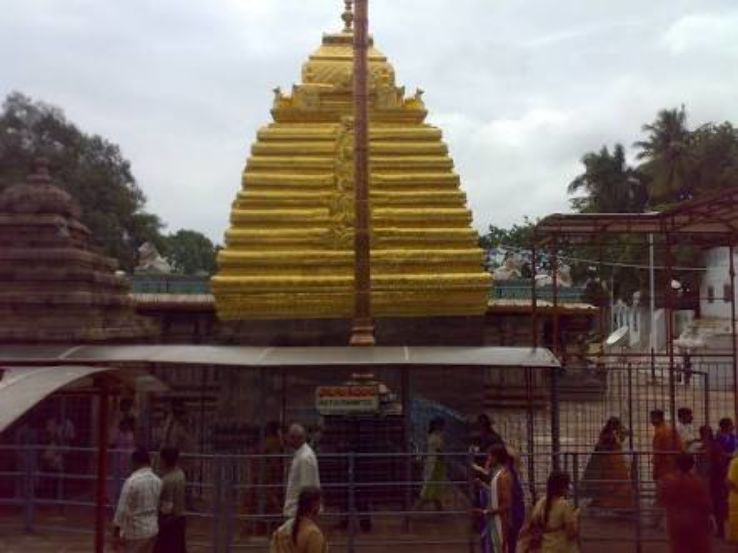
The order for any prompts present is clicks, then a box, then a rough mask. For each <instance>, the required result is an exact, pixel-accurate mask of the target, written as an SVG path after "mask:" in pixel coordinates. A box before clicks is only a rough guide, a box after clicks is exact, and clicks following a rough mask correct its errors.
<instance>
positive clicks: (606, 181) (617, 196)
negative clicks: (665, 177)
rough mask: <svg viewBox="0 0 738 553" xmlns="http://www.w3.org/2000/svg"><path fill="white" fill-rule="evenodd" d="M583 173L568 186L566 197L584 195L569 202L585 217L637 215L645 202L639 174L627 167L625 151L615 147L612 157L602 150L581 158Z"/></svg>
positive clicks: (645, 198)
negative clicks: (601, 214)
mask: <svg viewBox="0 0 738 553" xmlns="http://www.w3.org/2000/svg"><path fill="white" fill-rule="evenodd" d="M582 164H583V165H584V172H583V173H582V174H580V175H578V176H577V177H576V178H575V179H574V180H572V181H571V182H570V183H569V187H568V192H569V194H578V193H580V192H585V193H586V194H585V195H584V196H579V197H576V198H573V199H572V200H571V204H572V207H573V208H574V209H576V210H577V211H580V212H586V213H639V212H642V211H643V210H644V208H645V207H646V204H647V202H648V195H647V191H646V188H645V186H644V184H643V177H642V175H641V174H640V172H639V171H638V170H636V169H633V168H632V167H629V166H628V164H627V162H626V159H625V150H624V149H623V146H622V145H621V144H616V145H615V148H614V149H613V151H612V153H610V150H609V149H608V148H607V146H603V147H602V149H600V151H599V152H588V153H586V154H584V156H583V157H582Z"/></svg>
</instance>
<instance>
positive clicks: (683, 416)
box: [676, 407, 700, 453]
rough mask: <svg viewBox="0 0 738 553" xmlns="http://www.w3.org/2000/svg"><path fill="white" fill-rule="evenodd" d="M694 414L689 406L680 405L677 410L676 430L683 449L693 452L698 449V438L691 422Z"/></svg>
mask: <svg viewBox="0 0 738 553" xmlns="http://www.w3.org/2000/svg"><path fill="white" fill-rule="evenodd" d="M693 421H694V416H693V415H692V410H691V409H690V408H689V407H680V408H679V409H678V410H677V425H676V427H677V432H679V438H681V440H682V444H683V446H684V451H687V452H689V453H694V452H696V451H697V450H698V449H699V445H700V438H699V434H698V433H697V432H696V430H695V428H694V425H693V424H692V422H693Z"/></svg>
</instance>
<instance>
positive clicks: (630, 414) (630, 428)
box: [628, 363, 633, 451]
mask: <svg viewBox="0 0 738 553" xmlns="http://www.w3.org/2000/svg"><path fill="white" fill-rule="evenodd" d="M628 446H629V448H630V450H631V451H633V364H632V363H628Z"/></svg>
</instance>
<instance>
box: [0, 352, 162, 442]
mask: <svg viewBox="0 0 738 553" xmlns="http://www.w3.org/2000/svg"><path fill="white" fill-rule="evenodd" d="M0 369H1V371H2V372H1V373H0V374H2V378H0V405H1V406H2V409H0V432H2V431H3V430H5V429H6V428H7V427H8V426H10V425H11V424H13V422H15V421H16V420H17V419H19V418H20V417H21V416H22V415H23V413H25V412H26V411H28V410H29V409H31V408H32V407H33V406H34V405H36V404H37V403H38V402H40V401H41V400H43V399H44V398H45V397H47V396H49V395H51V394H53V393H54V392H56V391H58V390H61V389H62V388H65V387H67V386H71V385H74V384H77V383H80V382H82V381H84V380H85V379H88V378H90V377H95V376H99V375H101V374H112V376H113V377H114V378H115V379H116V380H119V381H122V382H123V383H125V384H127V385H129V386H131V387H133V388H136V389H144V390H148V391H164V390H166V387H164V385H163V384H162V383H161V382H160V381H159V380H157V379H156V378H154V377H153V376H151V375H149V374H145V373H144V372H143V371H140V370H135V369H133V370H132V369H116V368H111V367H95V366H82V365H62V366H43V367H0Z"/></svg>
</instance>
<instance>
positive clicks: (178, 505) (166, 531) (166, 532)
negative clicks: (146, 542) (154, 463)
mask: <svg viewBox="0 0 738 553" xmlns="http://www.w3.org/2000/svg"><path fill="white" fill-rule="evenodd" d="M160 456H161V467H162V477H161V484H162V486H161V498H160V500H159V535H158V536H157V538H156V546H155V547H154V553H187V545H186V538H185V534H186V531H187V521H186V519H185V514H184V513H185V488H186V481H185V474H184V471H183V470H182V469H181V468H180V467H179V466H178V464H177V463H178V461H179V450H177V448H175V447H165V448H164V449H162V450H161V453H160Z"/></svg>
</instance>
